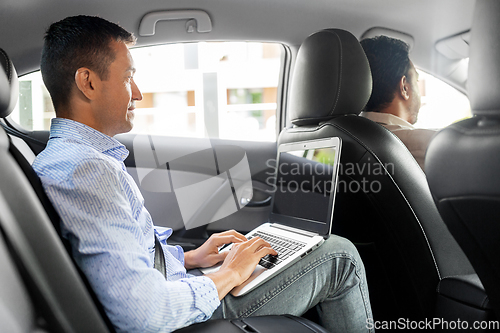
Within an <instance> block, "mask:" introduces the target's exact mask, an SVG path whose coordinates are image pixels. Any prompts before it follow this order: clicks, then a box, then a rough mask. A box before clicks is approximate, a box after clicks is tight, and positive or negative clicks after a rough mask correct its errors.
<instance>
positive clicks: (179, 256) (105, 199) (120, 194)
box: [33, 16, 371, 332]
mask: <svg viewBox="0 0 500 333" xmlns="http://www.w3.org/2000/svg"><path fill="white" fill-rule="evenodd" d="M134 41H135V38H134V37H133V35H132V34H130V33H129V32H127V31H125V30H124V29H123V28H121V27H119V26H117V25H116V24H114V23H111V22H108V21H106V20H104V19H101V18H98V17H88V16H77V17H69V18H66V19H64V20H62V21H60V22H57V23H54V24H52V25H51V26H50V27H49V29H48V30H47V33H46V36H45V44H44V47H43V53H42V62H41V71H42V75H43V79H44V82H45V84H46V86H47V88H48V90H49V92H50V94H51V96H52V100H53V103H54V107H55V110H56V115H57V118H55V119H53V120H52V124H51V129H50V139H49V142H48V144H47V148H46V149H45V150H44V151H43V152H41V153H40V154H39V156H38V157H37V159H36V161H35V163H34V165H33V167H34V168H35V170H36V172H37V173H38V175H39V176H40V178H41V180H42V183H43V185H44V188H45V190H46V192H47V194H48V196H49V198H50V199H51V201H52V202H53V204H54V206H55V207H56V209H57V211H58V212H59V214H60V216H61V219H62V223H61V229H62V236H63V237H65V238H67V239H68V240H69V242H70V243H71V246H72V254H73V257H74V258H75V260H76V262H77V264H78V265H79V267H80V268H81V269H82V271H83V272H84V273H85V275H86V277H87V279H88V280H89V282H90V284H91V286H92V288H93V290H94V291H95V293H96V294H97V297H98V298H99V300H100V302H101V303H102V305H103V306H104V309H105V310H106V313H107V315H108V316H109V318H110V319H111V322H112V323H113V325H114V326H115V327H116V330H117V331H118V332H169V331H172V330H175V329H177V328H180V327H183V326H186V325H189V324H192V323H195V322H200V321H204V320H207V319H209V318H211V317H212V318H222V317H226V318H227V317H238V316H255V315H267V314H284V313H289V314H295V315H302V314H303V313H304V312H306V311H307V310H308V309H310V308H312V307H315V306H316V309H317V311H318V314H319V318H320V324H322V325H324V326H325V327H326V328H328V329H329V330H331V331H332V332H333V331H337V332H361V331H366V330H367V329H366V323H367V320H368V319H370V318H371V309H370V302H369V298H368V291H367V285H366V279H365V273H364V268H363V264H362V262H361V259H360V258H359V255H358V254H357V252H356V249H355V248H354V246H353V245H352V244H351V243H350V242H349V241H347V240H345V239H342V238H339V237H335V236H332V237H330V239H328V240H327V241H326V242H325V243H324V244H323V245H322V246H321V247H320V248H319V249H318V250H316V251H314V252H313V253H311V254H310V255H309V256H308V257H306V259H304V260H302V261H301V262H300V263H298V264H296V265H294V266H293V267H291V268H289V269H287V270H286V271H284V272H283V273H282V274H279V275H278V276H277V277H275V278H274V279H272V280H270V281H268V282H267V283H265V284H264V285H262V286H261V287H259V288H257V289H255V290H254V291H252V292H250V293H249V294H247V295H245V296H242V297H238V298H235V297H232V296H231V295H228V293H229V291H231V290H232V289H233V288H234V287H235V286H238V285H240V284H241V283H243V282H244V281H245V280H246V279H247V278H248V277H249V276H250V274H251V273H252V272H253V270H254V269H255V267H256V265H257V263H258V262H259V260H260V258H262V257H263V256H265V255H267V254H276V252H275V251H274V250H273V249H272V248H271V247H270V246H269V244H268V243H266V242H265V241H264V240H262V239H260V238H254V239H251V240H247V239H246V238H245V237H244V236H243V235H241V234H239V233H237V232H235V231H226V232H223V233H220V234H215V235H212V236H211V237H210V238H209V239H208V241H207V242H205V243H204V244H203V245H202V246H201V247H200V248H198V249H196V250H193V251H189V252H186V253H184V251H183V250H182V248H181V247H179V246H171V245H168V244H167V241H166V240H167V238H168V237H169V236H170V235H171V233H172V230H171V229H167V228H157V227H155V226H154V225H153V222H152V220H151V216H150V215H149V213H148V211H147V210H146V208H145V207H144V203H143V198H142V196H141V193H140V192H139V189H138V188H137V186H136V184H135V183H134V180H133V179H132V178H131V176H130V175H129V174H128V173H127V172H126V169H125V166H124V164H123V160H124V159H125V158H126V156H127V155H128V151H127V150H126V148H125V147H124V146H123V145H122V144H121V143H120V142H118V141H117V140H115V139H114V138H113V136H114V135H116V134H118V133H124V132H128V131H130V130H131V128H132V125H133V119H134V108H135V102H136V101H140V100H141V99H142V95H141V92H140V91H139V88H138V87H137V85H136V84H135V82H134V72H135V69H134V62H133V59H132V57H131V55H130V53H129V50H128V46H130V45H133V44H134ZM155 237H157V238H158V239H159V240H160V242H161V247H162V249H163V251H164V253H165V255H164V257H165V261H166V277H164V276H163V275H162V274H161V273H160V272H159V271H158V270H156V269H155V268H154V266H153V265H154V249H155V245H154V244H155ZM230 242H232V243H235V246H234V247H233V248H232V249H231V251H229V253H228V254H219V252H218V249H217V248H218V247H219V246H221V245H222V244H226V243H230ZM219 261H223V265H222V267H221V269H220V270H219V271H218V272H216V273H213V274H208V275H206V276H194V275H192V274H190V273H189V272H187V271H186V270H189V269H193V268H195V267H209V266H212V265H214V264H215V263H217V262H219Z"/></svg>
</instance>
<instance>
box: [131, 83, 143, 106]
mask: <svg viewBox="0 0 500 333" xmlns="http://www.w3.org/2000/svg"><path fill="white" fill-rule="evenodd" d="M132 100H134V101H142V93H141V91H140V90H139V87H138V86H137V84H135V81H132Z"/></svg>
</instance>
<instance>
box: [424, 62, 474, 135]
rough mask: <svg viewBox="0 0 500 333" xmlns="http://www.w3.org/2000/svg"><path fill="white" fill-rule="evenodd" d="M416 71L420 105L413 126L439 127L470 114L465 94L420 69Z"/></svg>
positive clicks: (468, 116)
mask: <svg viewBox="0 0 500 333" xmlns="http://www.w3.org/2000/svg"><path fill="white" fill-rule="evenodd" d="M417 72H418V85H419V88H420V95H421V107H420V112H419V113H418V120H417V122H416V123H415V124H414V125H415V127H418V128H430V129H439V128H443V127H446V126H448V125H450V124H452V123H454V122H457V121H459V120H462V119H466V118H470V117H471V116H472V114H471V110H470V104H469V99H468V98H467V96H465V95H464V94H463V93H461V92H460V91H458V90H457V89H455V88H453V87H452V86H450V85H448V84H447V83H445V82H443V81H442V80H440V79H438V78H436V77H434V76H432V75H430V74H428V73H426V72H424V71H422V70H417Z"/></svg>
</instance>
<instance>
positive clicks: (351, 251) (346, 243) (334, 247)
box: [320, 235, 361, 263]
mask: <svg viewBox="0 0 500 333" xmlns="http://www.w3.org/2000/svg"><path fill="white" fill-rule="evenodd" d="M320 248H321V249H322V250H323V251H324V252H326V253H330V254H345V255H346V257H349V258H352V260H353V261H355V262H359V263H361V258H360V256H359V253H358V250H357V249H356V246H354V244H353V243H352V242H351V241H350V240H348V239H346V238H343V237H340V236H337V235H330V237H329V238H328V239H327V240H326V241H325V243H324V244H323V245H321V247H320Z"/></svg>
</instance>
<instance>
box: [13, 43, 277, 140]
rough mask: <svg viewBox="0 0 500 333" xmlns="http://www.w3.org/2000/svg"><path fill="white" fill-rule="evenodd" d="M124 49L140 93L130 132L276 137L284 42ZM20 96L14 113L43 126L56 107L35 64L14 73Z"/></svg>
mask: <svg viewBox="0 0 500 333" xmlns="http://www.w3.org/2000/svg"><path fill="white" fill-rule="evenodd" d="M131 53H132V56H133V58H134V62H135V66H136V69H137V72H136V74H135V76H134V80H135V82H136V83H137V85H138V87H139V89H140V90H141V92H142V94H143V100H142V101H140V102H137V103H136V108H137V109H136V112H135V119H134V128H133V129H132V131H131V132H132V133H141V134H155V135H169V136H181V137H212V138H221V139H234V140H247V141H275V140H276V108H277V94H278V82H279V77H280V72H281V66H283V61H282V57H283V55H284V47H283V45H281V44H276V43H256V42H198V43H178V44H168V45H157V46H151V47H142V48H134V49H131ZM19 96H20V98H19V103H18V106H17V107H16V110H15V111H14V113H13V115H12V117H13V119H14V121H16V122H18V123H19V124H20V125H21V126H23V127H24V128H26V129H28V130H48V129H49V128H50V119H51V118H53V117H55V112H54V108H53V106H52V102H51V99H50V95H49V93H48V92H47V90H46V89H45V86H44V85H43V81H42V79H41V75H40V72H35V73H31V74H28V75H25V76H23V77H21V78H20V92H19Z"/></svg>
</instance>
